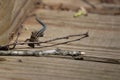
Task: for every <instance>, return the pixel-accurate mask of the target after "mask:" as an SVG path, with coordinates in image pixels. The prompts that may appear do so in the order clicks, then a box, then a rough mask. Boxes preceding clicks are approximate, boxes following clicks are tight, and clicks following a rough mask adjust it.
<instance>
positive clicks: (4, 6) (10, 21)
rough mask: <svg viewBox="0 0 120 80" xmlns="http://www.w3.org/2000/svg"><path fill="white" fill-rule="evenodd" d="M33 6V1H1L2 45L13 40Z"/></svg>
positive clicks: (0, 24) (0, 27)
mask: <svg viewBox="0 0 120 80" xmlns="http://www.w3.org/2000/svg"><path fill="white" fill-rule="evenodd" d="M32 6H33V0H0V29H1V31H0V45H4V44H7V43H8V42H9V41H10V39H12V36H13V35H14V34H15V33H16V30H17V28H18V27H20V24H21V22H23V20H24V17H25V16H26V14H27V13H28V12H29V11H30V10H31V9H32Z"/></svg>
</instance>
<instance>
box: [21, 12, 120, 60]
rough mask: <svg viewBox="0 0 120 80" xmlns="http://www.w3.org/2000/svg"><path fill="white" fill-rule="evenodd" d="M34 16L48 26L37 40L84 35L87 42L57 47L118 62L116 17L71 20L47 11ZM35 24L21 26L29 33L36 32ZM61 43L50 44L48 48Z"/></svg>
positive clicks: (70, 15)
mask: <svg viewBox="0 0 120 80" xmlns="http://www.w3.org/2000/svg"><path fill="white" fill-rule="evenodd" d="M35 14H38V15H41V16H40V18H41V19H42V20H43V22H45V23H46V25H47V26H48V27H47V31H46V32H45V37H44V38H40V40H48V39H51V38H55V37H61V36H65V35H70V34H79V33H85V32H87V31H88V32H89V35H90V36H89V37H88V38H86V39H83V40H81V41H78V42H74V43H69V44H68V45H66V46H64V45H63V46H58V47H62V48H69V49H78V50H84V51H88V53H91V54H93V53H95V54H94V55H98V56H103V57H104V55H106V56H107V55H108V56H109V57H114V58H119V59H120V57H119V52H120V42H119V41H120V37H119V36H118V35H119V34H120V28H119V25H120V24H119V20H120V16H106V15H96V14H89V15H88V16H80V17H78V18H74V17H73V14H74V12H73V13H72V12H66V11H63V12H59V11H49V10H36V12H35ZM28 24H29V25H28ZM35 24H37V22H36V21H35V19H34V17H30V18H29V19H28V20H27V21H26V22H25V24H24V25H26V26H29V27H28V28H29V30H33V29H34V30H35V29H36V30H37V28H39V24H38V25H36V27H35ZM26 32H29V31H26ZM23 34H25V33H23ZM29 35H30V32H29ZM25 36H26V35H24V36H22V37H23V38H24V37H25ZM23 38H21V39H23ZM62 41H64V40H62ZM62 41H56V42H51V43H50V44H53V43H59V42H62ZM45 45H46V44H45ZM96 53H99V54H96ZM114 54H115V55H114Z"/></svg>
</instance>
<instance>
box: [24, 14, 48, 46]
mask: <svg viewBox="0 0 120 80" xmlns="http://www.w3.org/2000/svg"><path fill="white" fill-rule="evenodd" d="M35 19H36V21H37V22H38V23H40V24H41V25H42V29H40V30H39V31H33V32H32V33H31V36H30V38H29V39H26V40H25V42H27V41H29V42H39V40H38V37H43V36H44V31H45V30H46V25H45V24H44V23H43V22H42V21H41V20H40V19H39V18H38V16H35ZM38 45H39V46H40V44H38ZM28 46H30V47H32V48H34V47H35V44H34V43H29V44H28Z"/></svg>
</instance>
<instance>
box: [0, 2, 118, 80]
mask: <svg viewBox="0 0 120 80" xmlns="http://www.w3.org/2000/svg"><path fill="white" fill-rule="evenodd" d="M59 1H60V0H59ZM33 14H37V15H39V17H40V18H41V20H42V21H43V22H44V23H45V24H46V25H47V26H48V27H47V31H45V36H44V37H43V38H40V41H43V40H48V39H51V38H56V37H61V36H65V35H70V34H78V33H84V32H86V31H89V35H90V37H89V38H86V39H83V40H81V41H78V42H73V43H69V44H66V45H59V46H53V47H47V48H46V47H45V48H40V47H37V48H36V49H39V50H48V49H55V48H57V47H58V48H61V49H64V50H65V49H66V50H80V51H85V52H86V55H88V56H89V55H90V56H96V57H103V58H104V57H106V58H114V59H120V54H119V53H120V44H119V41H120V37H119V34H120V28H119V25H120V24H119V21H120V16H106V15H97V14H89V15H88V16H80V17H78V18H73V14H74V12H71V11H70V12H69V11H68V12H67V11H50V10H41V9H38V10H35V11H34V12H33ZM40 28H41V27H40V25H39V24H38V23H37V21H36V20H35V18H34V16H29V17H28V18H27V20H26V21H25V22H24V24H23V30H22V33H21V36H20V38H19V40H20V41H24V40H25V39H26V38H29V36H30V34H31V31H34V30H38V29H40ZM72 39H73V38H72ZM63 41H65V40H62V41H56V42H51V43H49V44H42V45H41V47H42V46H44V45H50V44H55V43H59V42H63ZM21 49H22V50H24V49H25V50H26V49H29V50H32V49H31V48H29V47H28V46H17V47H16V50H21ZM57 57H58V58H57ZM0 64H1V65H0V79H1V80H50V79H51V80H56V79H57V80H119V78H120V65H119V64H110V63H102V62H92V61H77V60H71V59H70V58H68V57H66V58H63V57H61V56H51V57H15V56H14V57H10V56H9V57H7V56H0Z"/></svg>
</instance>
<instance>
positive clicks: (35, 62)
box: [0, 57, 120, 80]
mask: <svg viewBox="0 0 120 80" xmlns="http://www.w3.org/2000/svg"><path fill="white" fill-rule="evenodd" d="M2 58H6V59H7V61H3V62H2V61H1V62H0V64H1V65H0V79H1V80H28V79H29V80H50V79H52V80H119V76H120V65H115V64H106V63H98V62H87V61H76V60H70V59H60V58H50V57H2ZM21 60H22V61H21Z"/></svg>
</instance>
